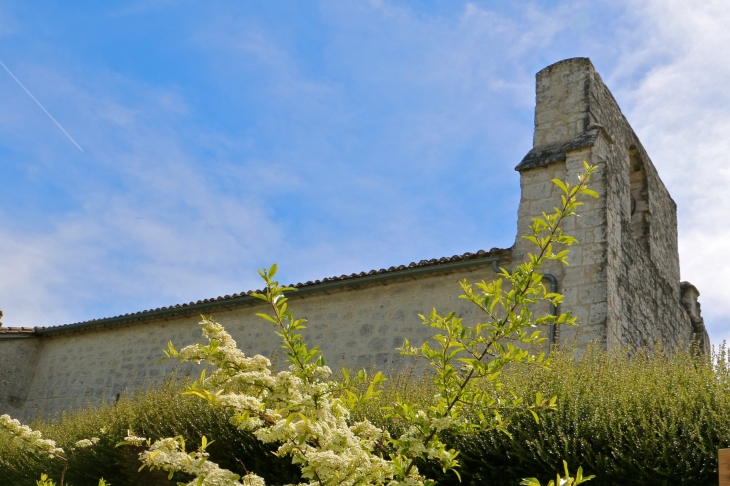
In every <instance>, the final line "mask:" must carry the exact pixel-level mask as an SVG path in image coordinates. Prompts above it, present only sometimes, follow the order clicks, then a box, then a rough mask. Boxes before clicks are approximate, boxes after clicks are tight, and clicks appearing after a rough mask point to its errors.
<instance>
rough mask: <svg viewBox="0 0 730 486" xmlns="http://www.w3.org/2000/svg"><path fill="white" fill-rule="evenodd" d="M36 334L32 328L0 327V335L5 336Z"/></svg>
mask: <svg viewBox="0 0 730 486" xmlns="http://www.w3.org/2000/svg"><path fill="white" fill-rule="evenodd" d="M34 332H35V330H34V329H33V328H32V327H0V334H2V335H5V336H11V335H23V334H33V333H34Z"/></svg>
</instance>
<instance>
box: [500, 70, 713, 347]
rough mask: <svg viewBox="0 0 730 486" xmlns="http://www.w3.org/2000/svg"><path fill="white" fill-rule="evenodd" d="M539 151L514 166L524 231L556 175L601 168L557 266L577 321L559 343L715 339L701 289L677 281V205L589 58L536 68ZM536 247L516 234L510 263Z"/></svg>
mask: <svg viewBox="0 0 730 486" xmlns="http://www.w3.org/2000/svg"><path fill="white" fill-rule="evenodd" d="M536 98H537V103H536V107H535V134H534V138H533V148H532V150H530V152H528V154H527V155H526V156H525V158H524V159H523V160H522V162H520V164H519V165H518V166H517V168H516V170H518V171H519V172H520V176H521V177H520V184H521V187H522V197H521V200H520V207H519V213H518V235H523V234H526V233H527V232H528V226H529V224H530V223H531V220H532V218H533V217H536V216H539V215H540V214H541V213H542V212H543V211H548V212H549V211H551V210H552V208H553V206H555V205H556V204H557V202H558V201H559V197H560V192H559V190H558V189H557V187H555V186H554V184H552V183H551V182H550V180H551V179H553V178H558V179H561V180H562V179H566V178H567V179H568V180H569V181H571V182H576V181H577V175H578V174H579V173H581V172H582V171H583V161H586V162H588V163H589V164H592V165H597V166H598V170H597V172H596V173H595V175H594V178H593V179H592V182H591V186H590V187H591V189H593V190H595V191H596V192H598V193H599V195H600V199H598V200H595V199H592V198H585V199H584V202H585V205H584V206H582V207H581V208H580V217H579V218H571V219H570V220H568V221H567V222H566V225H565V229H566V233H567V234H571V235H573V236H575V237H576V238H577V239H578V240H579V243H578V244H577V245H574V246H573V247H572V248H571V253H570V256H569V262H570V266H568V267H565V266H563V265H559V264H554V262H552V263H551V265H550V266H549V268H548V269H547V270H546V271H547V272H551V273H553V274H555V276H556V277H557V279H558V282H559V291H560V292H561V293H563V294H564V295H565V299H564V301H563V304H562V308H563V309H566V310H570V311H571V312H572V313H574V314H576V315H577V316H578V318H579V321H580V324H581V325H580V327H578V328H574V327H564V328H562V329H560V330H559V332H558V340H559V341H560V342H568V341H572V340H574V339H575V341H576V344H577V346H578V347H579V348H582V347H584V346H585V345H586V344H587V343H588V342H590V341H597V342H599V343H600V344H601V346H602V347H603V348H604V349H613V348H616V347H620V346H624V345H630V346H631V347H633V348H638V347H645V346H646V347H654V346H655V345H657V344H658V343H660V342H661V343H662V345H663V346H665V347H668V348H673V347H676V346H681V345H686V344H687V343H689V342H690V341H691V340H693V339H694V340H696V341H697V342H698V344H699V346H700V347H701V348H702V349H703V350H707V349H708V348H709V338H708V336H707V332H706V330H705V327H704V324H703V322H702V318H701V316H700V314H699V303H698V302H697V297H698V296H699V292H698V291H697V289H696V288H695V287H694V286H692V285H691V284H688V283H686V282H680V274H679V253H678V247H677V206H676V204H675V202H674V201H673V200H672V198H671V196H670V195H669V193H668V192H667V189H666V187H665V186H664V184H663V183H662V181H661V179H660V178H659V175H658V174H657V171H656V168H655V167H654V165H653V164H652V162H651V159H649V156H648V155H647V153H646V151H645V150H644V147H643V146H642V145H641V142H640V141H639V139H638V138H637V136H636V134H635V133H634V131H633V130H632V128H631V126H630V125H629V123H628V121H626V118H625V117H624V116H623V114H622V113H621V109H620V108H619V106H618V104H617V103H616V100H615V99H614V98H613V95H611V92H610V91H609V90H608V88H607V87H606V85H605V84H603V81H602V80H601V77H600V76H599V74H598V73H597V72H596V71H595V69H594V68H593V65H592V64H591V61H590V60H589V59H588V58H574V59H567V60H564V61H561V62H558V63H556V64H553V65H551V66H549V67H547V68H545V69H543V70H542V71H540V72H539V73H538V74H537V83H536ZM527 251H531V248H530V243H529V242H527V241H525V240H524V239H522V238H520V237H519V236H518V238H517V241H516V242H515V246H514V247H513V261H521V260H522V259H523V258H524V256H525V254H526V252H527Z"/></svg>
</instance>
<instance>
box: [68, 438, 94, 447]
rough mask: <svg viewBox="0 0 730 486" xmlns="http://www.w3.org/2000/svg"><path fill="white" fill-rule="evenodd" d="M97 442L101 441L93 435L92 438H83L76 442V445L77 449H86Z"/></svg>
mask: <svg viewBox="0 0 730 486" xmlns="http://www.w3.org/2000/svg"><path fill="white" fill-rule="evenodd" d="M97 442H99V438H98V437H92V438H91V439H81V440H80V441H78V442H76V443H75V444H74V447H75V448H76V449H86V448H87V447H91V446H93V445H96V443H97Z"/></svg>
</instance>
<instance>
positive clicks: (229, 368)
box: [120, 164, 597, 486]
mask: <svg viewBox="0 0 730 486" xmlns="http://www.w3.org/2000/svg"><path fill="white" fill-rule="evenodd" d="M595 169H596V168H595V167H591V166H589V165H588V164H585V174H584V175H582V176H580V178H579V182H578V183H577V184H575V185H571V184H569V183H566V182H562V181H559V180H554V181H553V182H554V183H555V184H556V185H557V186H558V187H559V188H560V189H561V190H562V191H563V193H564V195H563V196H562V198H561V201H562V204H561V205H560V207H556V208H555V210H554V212H553V213H552V214H545V213H543V216H542V217H541V218H535V219H534V220H533V224H532V225H531V226H530V231H531V234H530V235H527V236H525V238H526V239H528V240H529V241H531V242H532V243H534V244H535V245H536V247H537V249H538V252H537V253H536V254H535V255H530V256H529V258H528V261H526V262H524V263H522V264H521V265H519V266H518V267H517V268H516V269H515V270H514V271H513V272H511V273H510V272H507V271H506V270H502V271H501V273H500V278H499V279H497V280H496V281H494V282H491V283H486V282H484V281H482V282H480V283H478V284H476V285H475V286H474V285H471V284H469V283H467V282H466V281H464V282H463V283H462V289H463V291H464V293H463V295H462V296H461V298H464V299H467V300H469V301H470V302H472V303H473V304H474V305H476V306H477V307H478V308H479V309H480V310H481V311H482V312H483V314H484V315H485V316H486V320H485V322H483V323H479V324H477V325H476V326H474V327H470V326H467V325H465V324H464V323H463V320H462V319H460V318H458V317H456V315H455V314H454V313H450V314H447V315H446V316H441V315H439V314H438V313H437V312H436V310H435V309H434V310H433V311H432V312H431V313H430V314H429V315H428V316H427V317H426V316H421V319H422V321H423V324H425V325H428V326H430V327H433V328H435V329H437V330H438V331H439V333H438V334H436V335H435V336H434V337H433V341H434V343H435V345H432V344H429V342H426V343H424V344H423V345H422V346H420V347H419V348H416V347H413V346H411V345H410V343H409V342H408V341H407V340H406V342H405V343H404V345H403V346H402V347H401V348H399V350H400V351H401V352H402V353H403V354H406V355H411V356H415V357H419V358H423V359H425V360H426V361H427V362H428V363H429V365H430V366H431V367H432V368H433V370H434V373H433V383H434V385H435V386H436V389H437V390H438V394H437V395H436V396H435V397H434V400H435V403H434V404H433V405H432V406H431V407H429V408H427V409H422V408H419V407H418V406H416V405H415V404H413V403H409V402H408V401H406V400H400V399H399V400H397V401H396V403H395V404H394V405H393V406H392V407H388V412H389V416H390V417H394V418H398V419H400V420H402V421H405V423H407V424H408V426H407V427H406V430H405V432H404V433H402V434H401V435H400V436H398V437H391V436H390V435H389V433H388V432H387V431H386V430H385V429H382V428H379V427H376V426H374V425H373V424H371V423H370V422H369V421H368V420H367V419H366V420H363V421H359V422H354V423H351V421H350V411H351V410H352V409H353V408H354V407H355V406H356V405H357V404H359V403H363V402H365V401H368V400H372V399H377V397H378V394H379V393H380V392H379V386H380V385H381V384H382V382H383V381H384V377H383V376H382V374H380V373H377V374H376V375H375V376H373V377H372V378H369V377H368V376H367V374H366V373H365V371H360V372H359V373H358V374H357V375H356V376H354V377H350V376H349V375H348V374H347V373H344V378H343V379H341V380H335V379H332V377H331V375H332V371H331V370H330V368H329V367H327V366H326V364H325V360H324V357H323V356H322V355H321V354H320V353H319V350H318V348H317V347H316V346H315V347H313V348H309V347H308V346H307V345H306V344H305V343H304V341H303V339H302V335H301V334H300V332H301V331H302V330H303V329H304V328H305V326H304V322H305V321H304V320H303V319H296V318H295V317H294V315H293V313H292V312H291V310H290V309H289V308H288V299H287V298H286V297H285V295H284V294H285V292H288V291H292V290H294V289H293V288H289V287H281V286H280V285H279V283H278V282H277V281H276V280H274V276H275V274H276V271H277V268H276V265H273V266H272V267H271V269H264V270H263V271H260V272H259V274H260V275H261V277H262V278H263V280H264V283H265V284H266V291H265V292H264V293H256V294H253V295H254V296H255V297H257V298H259V299H261V300H263V301H265V302H267V303H268V304H269V306H270V308H271V313H270V314H266V313H260V314H258V315H259V316H260V317H262V318H263V319H266V320H267V321H269V322H271V323H272V324H274V325H275V326H276V327H277V334H278V335H279V336H280V337H281V340H282V345H283V347H284V349H285V350H286V354H287V363H288V364H289V369H288V370H287V371H281V372H278V373H274V372H272V370H271V363H270V362H269V360H268V359H266V358H264V357H263V356H253V357H247V356H245V355H244V354H243V352H241V351H240V350H239V349H238V348H237V346H236V342H235V341H234V340H233V338H232V337H231V336H230V335H229V334H228V333H227V332H226V331H225V330H224V329H223V327H222V326H221V325H220V324H218V323H216V322H215V321H213V320H212V319H211V318H205V317H203V320H202V322H201V327H202V330H203V336H204V337H205V338H207V339H208V344H207V345H203V344H194V345H191V346H187V347H185V348H184V349H182V350H180V351H177V350H176V349H175V348H174V346H173V345H172V343H169V346H168V350H167V351H166V352H165V353H166V356H167V358H175V359H178V360H180V361H185V362H196V363H200V362H202V361H205V362H206V363H207V364H208V365H212V366H214V367H215V371H213V373H212V374H211V375H210V376H206V373H205V371H203V373H202V374H201V376H200V379H199V380H198V381H196V382H195V383H193V385H192V386H190V388H189V389H188V390H187V391H186V392H185V393H188V394H191V395H196V396H199V397H200V398H202V399H204V400H206V401H207V402H208V403H210V404H211V405H213V406H216V407H222V408H226V409H230V410H232V411H233V412H234V417H233V421H234V423H235V424H236V426H237V427H238V428H240V429H241V430H246V431H251V432H253V434H254V435H255V436H256V437H257V438H258V439H259V440H261V441H262V442H264V443H277V444H279V447H278V449H277V452H276V453H277V455H279V456H290V457H291V458H292V461H293V462H294V463H295V464H298V465H300V466H301V468H302V476H303V478H305V479H307V480H309V484H310V485H320V486H322V485H330V484H338V485H348V486H349V485H359V484H374V485H384V484H387V485H393V486H395V485H413V486H420V485H424V486H426V485H432V484H434V482H433V481H432V480H430V479H428V478H426V477H424V476H423V475H422V474H420V473H419V471H418V468H417V466H416V462H417V461H419V460H426V461H434V462H436V463H438V464H440V466H441V467H442V468H443V470H444V471H447V470H450V471H454V473H456V474H457V475H458V471H457V468H458V466H459V462H458V459H457V456H458V454H459V453H458V451H456V450H454V449H449V448H447V446H446V445H445V444H444V442H443V441H442V440H441V433H442V432H443V431H445V430H455V431H459V432H479V431H484V430H493V429H498V430H502V431H505V432H506V421H505V420H504V418H503V417H504V414H505V411H510V412H512V411H529V412H530V413H532V415H533V416H534V418H535V420H539V416H538V411H541V410H544V409H554V408H555V398H553V399H550V400H547V399H544V398H543V397H542V395H541V394H539V393H538V394H537V395H536V397H535V400H534V402H532V403H525V402H524V400H523V399H521V398H514V399H512V400H509V401H505V400H504V399H502V398H499V396H498V394H497V393H496V391H498V390H499V389H500V387H501V382H500V374H501V372H502V371H503V370H504V369H505V368H506V367H507V366H509V365H511V364H543V363H544V355H542V354H541V355H533V354H531V353H530V352H529V351H528V350H526V349H524V348H523V347H520V346H516V345H515V344H514V343H515V342H516V343H522V344H523V345H528V346H529V345H536V344H539V343H541V342H544V340H545V339H544V338H542V337H541V336H540V332H539V331H537V330H535V329H534V328H535V326H537V325H558V324H568V325H574V324H575V317H573V316H571V315H570V314H569V313H565V314H560V315H558V316H554V315H550V314H548V315H544V316H541V317H538V318H533V314H532V310H531V308H532V306H533V305H534V304H536V303H537V302H540V301H547V302H550V303H552V304H553V305H557V304H559V303H560V301H561V299H562V296H561V295H560V294H557V293H549V292H548V291H547V290H546V288H545V286H544V285H543V284H542V275H541V274H540V273H539V270H540V268H541V266H542V265H543V264H544V263H545V262H546V261H549V260H555V261H559V262H561V263H563V264H567V260H566V257H567V254H568V250H567V249H564V250H562V251H559V252H558V253H554V251H553V249H554V245H556V244H557V245H562V246H570V245H571V244H572V243H574V242H575V241H576V240H575V239H574V238H572V237H570V236H566V235H564V234H563V232H562V229H561V228H560V224H561V223H562V221H563V220H564V219H565V218H566V217H570V216H573V215H575V210H576V209H577V208H578V207H579V206H580V205H581V204H582V203H581V202H579V201H578V200H577V197H578V196H579V195H589V196H593V197H597V194H596V193H595V192H593V191H591V190H590V189H588V188H587V187H586V185H587V183H588V181H589V179H590V176H591V174H592V172H593V171H594V170H595ZM505 282H506V285H504V287H505V288H503V284H504V283H505ZM472 417H476V420H474V419H472ZM142 443H146V444H147V445H148V449H147V450H146V451H145V452H143V453H142V454H140V460H141V461H142V462H143V467H144V466H147V467H150V468H151V469H162V470H165V471H168V472H169V474H170V477H172V475H173V474H174V473H175V472H176V471H183V472H186V473H188V474H191V475H193V476H194V479H193V480H192V481H190V482H189V483H187V484H188V485H190V486H192V485H196V486H205V485H210V486H213V485H257V486H258V485H263V484H264V481H263V479H262V478H261V477H259V476H257V475H256V474H255V473H253V472H248V473H247V474H245V475H244V476H243V477H240V476H239V475H236V474H234V473H232V472H230V471H227V470H225V469H221V468H219V467H218V466H217V465H215V464H213V463H212V462H211V461H209V460H208V455H207V453H206V452H205V448H206V440H205V438H204V439H203V443H202V444H201V446H200V448H199V449H198V450H197V451H195V452H192V453H188V452H186V451H185V443H184V441H183V440H182V438H181V437H175V438H164V439H159V440H157V441H155V442H152V441H150V440H147V439H145V438H142V437H136V436H134V434H132V433H131V432H130V433H129V436H128V437H127V438H126V440H125V441H123V442H121V443H120V445H124V444H135V445H139V444H142ZM566 475H567V469H566ZM579 475H580V478H575V479H574V478H570V477H568V478H565V479H558V484H561V485H562V484H579V482H583V481H586V480H588V479H590V478H582V470H580V471H579ZM566 481H569V483H566ZM578 481H579V482H578ZM179 484H182V483H179ZM523 484H529V485H539V482H537V480H535V479H528V480H525V481H523Z"/></svg>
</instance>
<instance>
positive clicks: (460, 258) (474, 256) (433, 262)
mask: <svg viewBox="0 0 730 486" xmlns="http://www.w3.org/2000/svg"><path fill="white" fill-rule="evenodd" d="M508 252H509V250H508V249H502V248H492V249H491V250H489V251H485V250H478V251H477V252H475V253H471V252H466V253H464V254H461V255H454V256H451V257H442V258H432V259H430V260H420V261H419V262H418V263H416V262H411V263H410V264H408V265H399V266H391V267H389V268H387V269H385V268H381V269H379V270H370V271H368V272H365V271H363V272H360V273H352V274H350V275H344V274H343V275H340V276H334V277H325V278H323V279H321V280H314V281H312V280H308V281H306V282H304V283H302V282H299V283H296V284H291V285H288V286H289V287H294V288H296V289H310V288H311V289H312V290H316V287H317V286H320V285H324V284H330V285H331V284H332V283H335V282H337V283H339V282H346V281H349V280H353V281H356V280H358V279H360V278H363V277H368V276H373V275H388V274H393V276H394V277H395V276H397V274H398V273H399V272H404V271H409V270H412V269H420V268H429V267H437V266H439V265H444V264H454V263H458V262H469V261H474V262H478V261H480V260H484V259H487V258H490V257H494V256H500V257H501V256H505V255H506V254H507V253H508ZM496 254H499V255H496ZM262 292H263V290H260V289H258V290H248V291H245V292H239V293H235V294H232V295H231V294H226V295H224V296H218V297H212V298H208V299H201V300H198V301H194V302H187V303H182V304H174V305H169V306H163V307H157V308H155V309H146V310H142V311H137V312H132V313H126V314H119V315H117V316H112V317H101V318H97V319H89V320H86V321H79V322H74V323H68V324H60V325H57V326H39V327H35V328H32V329H35V330H41V331H42V330H50V329H58V330H59V331H60V330H61V329H60V328H66V327H69V326H74V327H76V326H82V325H87V324H93V323H98V324H103V323H105V322H109V321H112V320H121V319H128V318H130V319H134V318H143V317H146V316H148V315H150V314H156V313H159V312H165V313H167V312H170V311H175V310H183V309H188V308H191V307H196V306H200V305H206V304H208V305H210V304H213V305H215V304H217V303H220V304H223V303H225V302H226V301H231V300H237V299H241V298H246V297H249V296H251V294H253V293H262ZM0 329H2V328H0ZM29 329H30V328H29Z"/></svg>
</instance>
